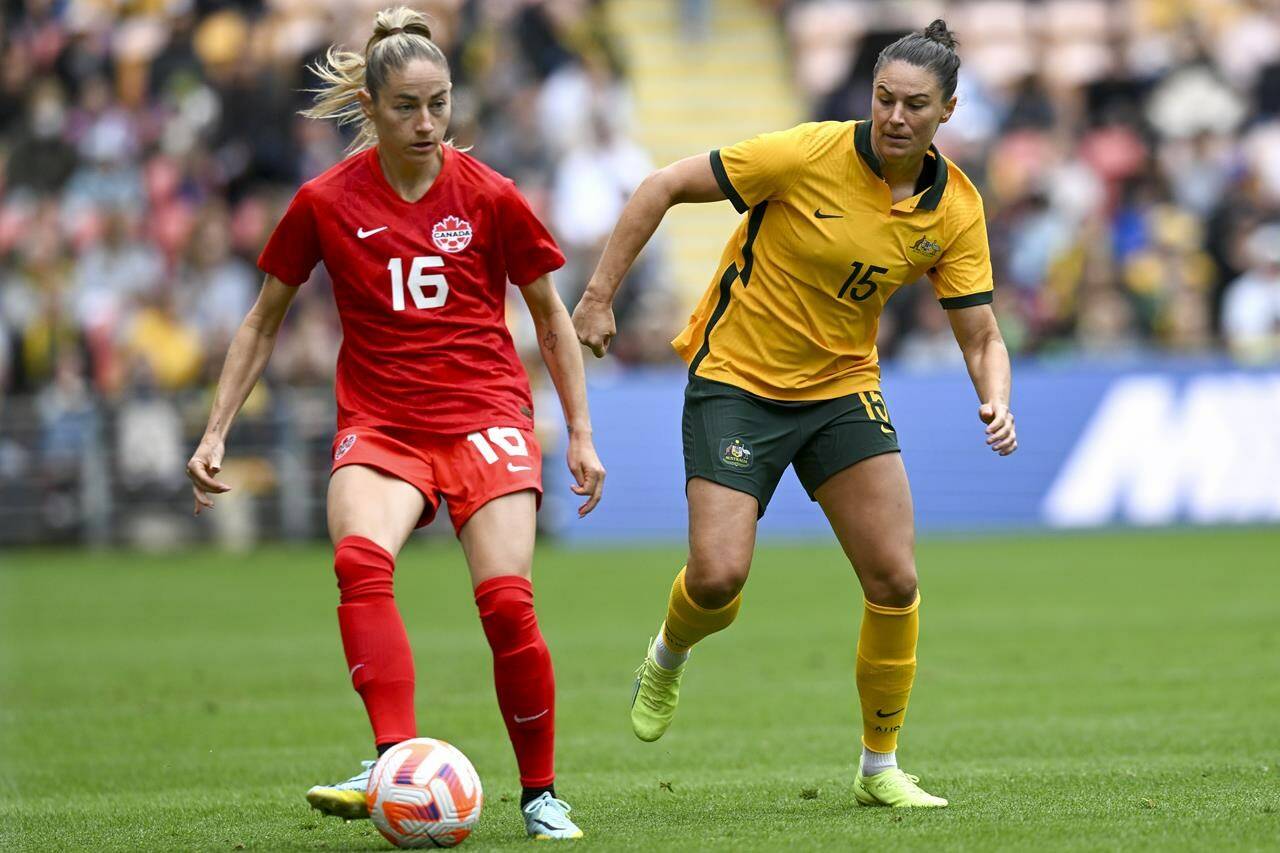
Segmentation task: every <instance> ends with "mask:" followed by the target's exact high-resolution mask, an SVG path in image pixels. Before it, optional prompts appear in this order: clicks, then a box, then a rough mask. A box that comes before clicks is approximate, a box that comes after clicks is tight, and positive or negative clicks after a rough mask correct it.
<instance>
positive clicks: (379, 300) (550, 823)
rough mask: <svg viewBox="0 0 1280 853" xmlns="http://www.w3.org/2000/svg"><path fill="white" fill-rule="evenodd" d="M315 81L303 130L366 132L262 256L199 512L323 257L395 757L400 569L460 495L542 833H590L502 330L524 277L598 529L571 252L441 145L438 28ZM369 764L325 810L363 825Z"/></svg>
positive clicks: (457, 508)
mask: <svg viewBox="0 0 1280 853" xmlns="http://www.w3.org/2000/svg"><path fill="white" fill-rule="evenodd" d="M316 70H317V72H318V73H319V74H320V76H321V78H322V79H323V80H324V86H323V87H322V88H321V89H320V90H319V91H318V93H317V97H316V103H315V106H314V107H313V108H312V109H311V110H310V111H309V112H308V113H307V115H309V116H311V117H312V118H329V119H335V120H337V121H338V122H340V123H346V122H359V123H360V132H359V135H358V136H357V138H356V140H355V142H354V143H353V144H352V150H353V152H354V153H352V154H351V156H349V157H347V158H346V159H345V160H343V161H342V162H341V163H339V164H338V165H336V166H334V167H333V168H332V169H329V170H328V171H327V172H325V173H324V174H322V175H320V176H319V177H317V178H315V179H314V180H311V181H308V182H307V183H306V184H304V185H303V186H302V188H301V189H299V190H298V193H297V195H296V196H294V199H293V201H292V203H291V204H290V205H289V209H288V211H287V212H286V213H285V215H284V218H283V219H282V220H281V221H280V223H279V225H277V226H276V230H275V233H273V234H272V235H271V239H270V240H269V241H268V243H267V246H266V248H265V249H264V250H263V252H262V256H261V257H260V258H259V259H258V265H259V267H261V268H262V271H263V272H265V273H266V282H265V283H264V285H263V288H262V292H261V294H260V295H259V296H258V300H257V303H256V304H255V305H254V307H253V309H252V310H251V311H250V312H249V316H248V317H247V318H246V319H245V321H244V324H243V325H242V326H241V327H240V330H239V332H238V333H237V334H236V337H235V339H234V340H233V342H232V344H231V348H230V351H229V352H228V354H227V360H226V364H225V365H224V367H223V369H222V377H221V379H220V380H219V382H218V390H217V394H216V395H215V397H214V402H213V411H212V413H211V414H210V416H209V425H208V427H207V428H206V430H205V434H204V437H203V439H202V440H201V441H200V446H199V447H198V448H197V449H196V452H195V454H194V455H193V456H192V457H191V461H190V462H189V463H188V464H187V473H188V475H189V476H190V477H191V481H192V483H193V490H194V493H195V511H196V513H197V514H198V513H199V512H200V510H201V509H202V508H210V507H212V506H213V499H212V497H211V495H213V494H218V493H221V492H226V491H227V490H228V489H229V488H230V487H229V486H228V485H226V484H224V483H222V482H219V481H218V479H217V478H216V475H217V473H218V470H219V468H220V467H221V465H222V457H223V452H224V442H225V440H226V435H227V431H228V430H229V429H230V426H231V422H232V420H233V419H234V417H235V414H236V413H237V412H238V411H239V409H240V406H241V405H242V404H243V403H244V400H245V398H246V397H247V396H248V394H249V391H250V389H252V388H253V386H254V383H255V382H257V380H258V377H259V376H260V375H261V374H262V370H263V368H264V367H265V365H266V363H267V358H268V357H269V356H270V354H271V349H272V345H273V343H274V341H275V336H276V331H277V329H278V328H279V326H280V323H281V321H282V320H283V318H284V315H285V311H286V310H287V309H288V307H289V303H290V301H291V300H292V299H293V296H294V294H295V293H296V292H297V288H298V286H299V285H301V284H302V283H303V282H305V281H306V280H307V279H308V277H309V276H310V275H311V271H312V269H313V268H314V267H315V265H316V264H317V263H320V262H321V261H323V262H324V265H325V267H326V269H327V270H328V272H329V276H330V278H332V280H333V292H334V297H335V299H336V301H337V305H338V312H339V315H340V317H341V320H342V331H343V343H342V350H341V353H340V354H339V356H338V372H337V379H336V383H335V390H336V395H337V403H338V431H337V434H336V435H335V437H334V442H333V472H332V475H331V477H330V480H329V497H328V515H329V533H330V535H331V537H332V538H333V542H334V568H335V571H336V573H337V576H338V589H339V593H340V603H339V605H338V625H339V627H340V629H341V632H342V644H343V648H344V650H345V651H346V658H347V666H348V668H349V669H350V673H351V680H352V684H353V686H354V687H355V689H356V690H357V691H358V692H359V693H360V696H361V698H362V699H363V700H364V704H365V708H366V710H367V711H368V714H369V720H370V723H371V724H372V726H373V734H374V741H375V744H376V746H377V748H378V751H379V754H381V753H382V752H384V751H385V750H386V749H387V748H389V747H391V746H393V745H395V744H396V743H398V742H400V741H402V740H406V739H408V738H412V737H416V736H417V733H418V732H417V725H416V722H415V719H414V706H413V691H414V672H413V657H412V653H411V651H410V648H409V641H408V638H407V636H406V634H405V629H404V623H403V622H402V621H401V619H400V614H399V612H398V610H397V609H396V603H395V598H394V596H393V593H392V575H393V573H394V570H395V559H396V554H397V552H398V551H399V550H400V547H401V546H402V545H403V544H404V542H405V540H406V539H407V538H408V536H409V534H410V533H411V532H412V531H413V530H414V528H415V527H420V526H422V525H424V524H427V523H428V522H430V521H431V519H432V518H433V516H434V515H435V512H436V509H437V507H438V506H439V503H440V500H441V498H443V499H445V500H446V501H447V502H448V506H449V515H450V519H451V520H452V522H453V526H454V530H455V531H456V532H457V535H458V539H459V540H460V541H461V543H462V549H463V552H464V553H465V555H466V559H467V564H468V566H469V567H470V569H471V578H472V582H473V584H474V586H475V599H476V605H477V607H478V608H479V611H480V619H481V622H482V623H483V626H484V631H485V635H486V637H487V638H488V640H489V645H490V647H491V648H492V650H493V670H494V681H495V683H496V686H497V694H498V705H499V707H500V709H501V711H502V716H503V720H504V722H505V723H506V726H507V731H508V733H509V734H510V737H511V743H512V746H513V747H514V749H515V753H516V760H517V763H518V765H519V767H520V781H521V784H522V786H523V788H524V795H523V797H522V798H521V799H522V802H521V810H522V812H523V815H524V819H525V826H526V828H527V829H528V831H529V834H530V835H531V836H534V837H539V838H576V837H579V836H581V834H582V832H581V831H580V830H579V829H578V827H577V826H575V825H574V824H573V822H572V821H571V820H569V817H568V812H569V806H568V805H567V804H565V802H564V801H563V800H560V799H558V798H557V797H556V795H555V789H554V787H553V784H554V777H555V771H554V754H553V753H554V736H555V680H554V676H553V674H552V667H551V657H550V654H549V653H548V651H547V646H546V643H545V642H543V639H542V634H541V632H540V631H539V629H538V621H537V617H536V616H535V614H534V609H533V588H532V586H531V584H530V575H531V569H532V561H533V547H534V522H535V519H534V515H535V512H536V510H537V504H538V500H539V499H540V496H541V492H542V455H541V452H540V450H539V448H538V443H537V441H536V440H535V439H534V435H533V431H532V430H533V408H532V405H533V404H532V397H531V395H530V392H529V381H528V377H527V376H526V375H525V373H524V370H523V368H522V367H521V365H520V362H519V360H518V359H517V357H516V352H515V347H514V344H513V343H512V340H511V335H510V333H509V332H508V330H507V327H506V323H505V321H504V305H505V296H506V289H507V282H508V281H510V282H512V283H514V284H515V285H517V286H519V288H520V292H521V295H523V296H524V299H525V302H526V303H527V304H528V306H529V311H530V313H531V315H532V317H533V321H534V325H535V326H536V328H537V332H538V341H539V344H540V346H541V351H542V358H543V360H544V361H545V362H546V365H547V368H548V371H549V372H550V374H551V378H552V380H553V381H554V383H555V387H556V391H557V392H558V393H559V395H560V401H561V403H562V405H563V408H564V414H565V418H566V421H567V423H568V426H569V450H568V463H569V470H570V471H571V472H572V474H573V477H574V479H575V480H576V482H577V484H576V485H575V486H573V490H574V491H575V492H576V493H577V494H579V495H582V496H584V497H585V498H586V502H585V503H583V504H582V506H581V507H580V508H579V510H578V512H579V515H585V514H587V513H588V512H590V511H591V510H592V509H593V508H594V507H595V506H596V504H597V503H598V502H599V500H600V495H601V488H602V485H603V482H604V475H605V472H604V468H603V467H602V466H601V464H600V460H599V459H598V458H597V456H596V452H595V449H594V447H593V445H592V442H591V422H590V417H589V415H588V411H587V400H586V389H585V382H584V378H583V369H582V354H581V351H580V350H579V348H578V345H577V338H576V335H575V334H574V330H573V325H572V323H571V322H570V320H569V314H568V312H567V311H566V310H565V307H564V305H563V304H562V303H561V302H560V299H559V297H558V296H557V295H556V291H555V288H554V287H553V286H552V283H551V277H550V274H551V272H552V271H553V270H556V269H558V268H559V267H560V266H561V265H562V264H563V263H564V257H563V255H561V253H560V250H559V249H558V248H557V247H556V244H555V242H554V241H553V240H552V238H551V235H550V234H548V233H547V230H546V229H545V228H544V227H543V225H542V224H541V223H540V222H539V221H538V220H537V218H536V217H535V216H534V215H533V213H532V211H531V210H530V209H529V206H528V204H527V203H526V202H525V200H524V199H523V198H522V197H521V195H520V194H519V192H517V191H516V189H515V186H514V185H513V184H512V183H511V181H509V180H507V179H506V178H504V177H502V176H501V175H499V174H497V173H495V172H494V171H493V170H492V169H489V168H487V167H486V166H484V165H483V164H481V163H479V162H478V161H476V160H474V159H472V158H471V157H469V156H468V155H466V154H465V153H463V152H461V151H459V150H457V149H456V148H452V147H450V146H449V144H448V143H447V142H445V131H446V128H447V127H448V124H449V115H450V88H451V82H450V75H449V67H448V63H447V61H446V60H445V57H444V54H443V53H441V51H440V49H439V48H438V47H437V46H436V45H435V44H434V43H433V42H432V41H431V31H430V29H429V28H428V26H427V22H426V20H425V18H424V17H423V16H422V15H420V14H418V13H417V12H413V11H411V10H409V9H406V8H403V7H400V8H395V9H390V10H386V11H383V12H380V13H379V14H378V16H377V18H376V20H375V22H374V30H373V36H372V38H370V39H369V42H368V44H367V45H366V46H365V50H364V53H363V54H355V53H350V52H343V51H337V50H335V49H331V50H330V51H329V54H328V57H327V60H326V62H325V63H323V64H322V65H320V66H319V67H318V68H317V69H316ZM371 764H372V762H366V769H365V770H364V771H363V772H362V773H360V774H357V775H356V776H355V777H353V778H351V779H349V780H347V781H346V782H342V783H338V784H336V785H323V786H317V787H314V788H312V789H311V790H310V791H308V792H307V799H308V800H309V801H310V802H311V804H312V805H313V806H314V807H316V808H318V809H320V810H321V811H323V812H326V813H329V814H334V815H339V816H341V817H345V818H357V817H367V815H368V812H367V809H366V806H365V801H364V792H365V787H366V784H367V780H368V772H369V771H368V766H369V765H371Z"/></svg>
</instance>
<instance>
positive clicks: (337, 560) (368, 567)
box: [333, 536, 396, 604]
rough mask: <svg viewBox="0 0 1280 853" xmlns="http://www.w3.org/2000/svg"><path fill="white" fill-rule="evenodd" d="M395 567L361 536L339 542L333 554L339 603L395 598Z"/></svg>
mask: <svg viewBox="0 0 1280 853" xmlns="http://www.w3.org/2000/svg"><path fill="white" fill-rule="evenodd" d="M395 567H396V562H395V558H394V557H392V556H391V554H390V553H389V552H388V551H387V550H386V549H384V548H382V547H381V546H379V545H377V544H376V543H374V542H373V541H372V540H369V539H365V538H363V537H361V536H348V537H346V538H344V539H342V540H341V541H339V542H338V545H337V547H336V548H335V549H334V553H333V571H334V574H335V575H337V578H338V593H339V597H340V601H341V603H343V604H350V603H352V602H355V601H361V600H364V601H368V600H369V599H375V598H392V597H394V595H395V587H394V583H393V581H392V578H393V577H394V576H395Z"/></svg>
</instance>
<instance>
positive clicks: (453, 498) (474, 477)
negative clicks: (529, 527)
mask: <svg viewBox="0 0 1280 853" xmlns="http://www.w3.org/2000/svg"><path fill="white" fill-rule="evenodd" d="M346 465H367V466H368V467H370V468H376V469H377V470H379V471H381V472H383V473H384V474H389V475H391V476H392V477H395V478H396V479H398V480H404V481H405V482H406V483H408V484H409V485H411V486H413V487H415V488H416V489H417V490H418V491H420V492H422V496H423V497H425V498H426V499H427V507H426V509H424V510H423V511H422V518H420V519H419V520H418V527H423V526H425V525H427V524H430V523H431V520H432V519H433V518H435V517H436V510H438V509H439V508H440V499H441V498H443V499H444V500H445V501H446V502H448V504H449V518H450V520H452V521H453V529H454V532H455V533H456V532H458V531H460V530H461V529H462V525H464V524H466V523H467V521H468V519H470V518H471V516H472V515H474V514H475V512H476V510H478V509H480V507H482V506H484V505H485V504H487V503H488V502H489V501H491V500H493V499H494V498H496V497H501V496H502V495H509V494H511V493H512V492H520V491H524V490H525V489H533V490H534V491H535V492H536V493H537V498H538V504H539V505H541V504H542V448H540V447H539V446H538V440H537V439H536V438H534V437H533V432H532V431H531V430H526V429H519V428H517V427H490V428H488V429H484V430H479V431H478V432H473V433H471V434H470V435H435V436H420V435H412V436H411V435H408V434H404V433H399V432H397V433H396V434H395V437H392V435H391V434H390V432H389V431H387V430H381V429H376V428H374V427H349V428H347V429H344V430H340V431H339V432H338V434H337V435H335V436H334V437H333V471H337V470H338V469H339V468H342V467H343V466H346ZM333 471H330V474H332V473H333Z"/></svg>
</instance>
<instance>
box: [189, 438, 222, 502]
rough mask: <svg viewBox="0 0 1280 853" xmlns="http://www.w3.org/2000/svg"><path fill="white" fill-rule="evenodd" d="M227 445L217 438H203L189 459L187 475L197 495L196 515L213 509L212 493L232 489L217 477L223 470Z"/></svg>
mask: <svg viewBox="0 0 1280 853" xmlns="http://www.w3.org/2000/svg"><path fill="white" fill-rule="evenodd" d="M224 450H225V446H224V445H223V443H222V441H220V440H219V439H216V438H208V437H206V438H203V439H201V441H200V446H199V447H197V448H196V452H195V453H194V454H192V456H191V459H189V460H188V461H187V476H188V477H189V478H190V479H191V492H192V494H194V495H195V499H196V506H195V515H199V514H200V510H202V509H213V498H211V497H210V496H209V495H210V493H212V494H215V495H220V494H222V493H224V492H229V491H231V487H230V486H228V485H227V484H226V483H224V482H222V481H220V480H217V479H215V477H214V475H215V474H217V473H218V472H219V471H221V470H222V454H223V451H224Z"/></svg>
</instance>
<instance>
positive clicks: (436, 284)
mask: <svg viewBox="0 0 1280 853" xmlns="http://www.w3.org/2000/svg"><path fill="white" fill-rule="evenodd" d="M443 266H444V258H440V257H435V256H432V255H424V256H419V257H416V258H414V259H413V264H412V265H411V266H410V267H409V280H408V281H407V282H406V281H405V277H404V265H403V263H402V262H401V259H400V258H392V259H391V260H389V261H387V269H388V270H389V271H390V272H391V308H392V310H393V311H403V310H405V304H404V290H405V285H406V284H407V285H408V287H409V295H410V296H412V297H413V307H415V308H420V309H428V308H439V307H440V306H441V305H443V304H444V303H445V300H447V299H448V298H449V282H447V281H445V278H444V276H443V275H441V274H440V273H427V272H426V270H429V269H438V268H439V267H443ZM430 288H434V290H431V291H430V292H428V289H430Z"/></svg>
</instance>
